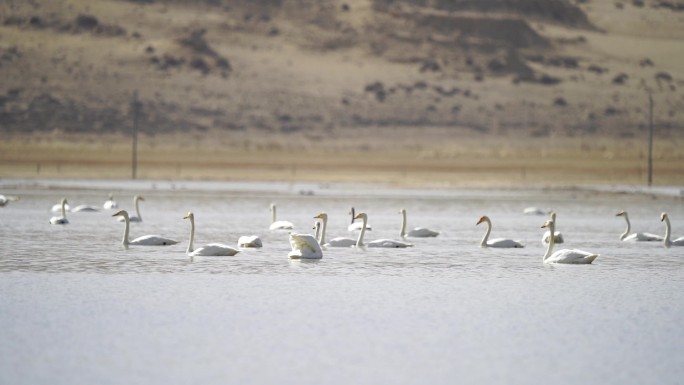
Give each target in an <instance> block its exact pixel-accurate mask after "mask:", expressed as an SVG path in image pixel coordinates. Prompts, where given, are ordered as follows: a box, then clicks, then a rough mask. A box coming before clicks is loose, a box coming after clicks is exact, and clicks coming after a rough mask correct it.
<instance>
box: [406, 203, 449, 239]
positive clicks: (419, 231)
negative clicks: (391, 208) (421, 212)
mask: <svg viewBox="0 0 684 385" xmlns="http://www.w3.org/2000/svg"><path fill="white" fill-rule="evenodd" d="M399 214H401V231H400V236H401V237H402V238H406V237H414V238H431V237H436V236H438V235H439V231H434V230H430V229H428V228H425V227H415V228H413V229H411V230H409V231H408V233H407V232H406V209H403V208H402V209H401V210H399Z"/></svg>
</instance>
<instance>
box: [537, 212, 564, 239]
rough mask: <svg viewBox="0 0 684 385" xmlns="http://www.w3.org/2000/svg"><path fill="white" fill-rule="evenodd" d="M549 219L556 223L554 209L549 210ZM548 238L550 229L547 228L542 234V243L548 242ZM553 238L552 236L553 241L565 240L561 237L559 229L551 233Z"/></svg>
mask: <svg viewBox="0 0 684 385" xmlns="http://www.w3.org/2000/svg"><path fill="white" fill-rule="evenodd" d="M551 220H552V221H553V223H556V212H555V211H552V212H551ZM550 238H551V231H549V230H547V231H546V232H545V233H544V235H542V243H543V244H547V243H549V240H550ZM553 238H554V242H556V243H564V242H565V240H564V239H563V234H561V232H560V231H556V232H555V233H554V234H553Z"/></svg>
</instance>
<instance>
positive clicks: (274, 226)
mask: <svg viewBox="0 0 684 385" xmlns="http://www.w3.org/2000/svg"><path fill="white" fill-rule="evenodd" d="M269 229H271V230H292V229H294V225H293V224H292V222H288V221H277V220H276V205H275V203H271V226H269Z"/></svg>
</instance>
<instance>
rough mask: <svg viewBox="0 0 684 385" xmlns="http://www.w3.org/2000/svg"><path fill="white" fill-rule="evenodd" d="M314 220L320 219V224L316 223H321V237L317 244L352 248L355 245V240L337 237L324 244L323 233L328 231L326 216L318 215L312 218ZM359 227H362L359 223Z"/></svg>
mask: <svg viewBox="0 0 684 385" xmlns="http://www.w3.org/2000/svg"><path fill="white" fill-rule="evenodd" d="M314 219H320V220H321V222H318V223H319V224H320V223H322V228H321V237H320V238H318V237H317V239H319V243H320V244H321V245H323V246H325V247H352V246H354V245H355V244H356V240H355V239H352V238H346V237H337V238H333V239H331V240H330V241H328V242H327V243H326V242H325V233H326V231H327V229H328V214H326V213H319V214H318V215H316V216H315V217H314ZM361 225H363V224H362V223H361Z"/></svg>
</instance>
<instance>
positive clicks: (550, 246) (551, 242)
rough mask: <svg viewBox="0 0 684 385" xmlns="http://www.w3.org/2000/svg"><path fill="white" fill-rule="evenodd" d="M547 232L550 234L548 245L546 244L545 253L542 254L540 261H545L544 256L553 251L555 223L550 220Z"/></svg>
mask: <svg viewBox="0 0 684 385" xmlns="http://www.w3.org/2000/svg"><path fill="white" fill-rule="evenodd" d="M549 233H550V234H551V236H550V237H549V245H548V246H546V254H544V258H542V261H546V258H548V257H550V256H551V253H552V252H553V246H555V245H556V236H555V234H556V224H555V223H554V222H551V224H550V225H549Z"/></svg>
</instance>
